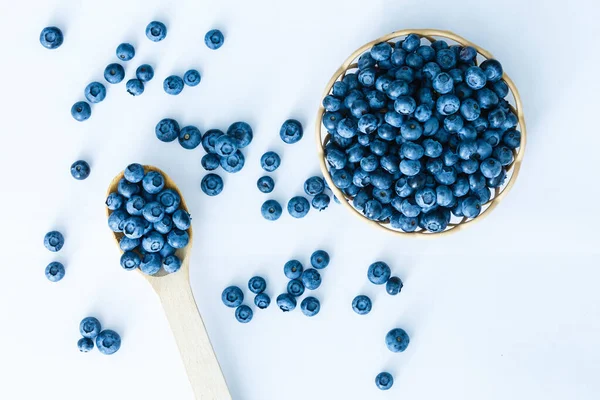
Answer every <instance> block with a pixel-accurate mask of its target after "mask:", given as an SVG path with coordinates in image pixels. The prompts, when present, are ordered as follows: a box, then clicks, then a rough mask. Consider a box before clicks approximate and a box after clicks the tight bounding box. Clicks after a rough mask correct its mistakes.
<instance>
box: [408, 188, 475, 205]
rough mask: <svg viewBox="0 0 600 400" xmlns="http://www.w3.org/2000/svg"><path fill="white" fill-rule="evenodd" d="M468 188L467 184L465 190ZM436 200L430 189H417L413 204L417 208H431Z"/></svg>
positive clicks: (433, 191)
mask: <svg viewBox="0 0 600 400" xmlns="http://www.w3.org/2000/svg"><path fill="white" fill-rule="evenodd" d="M468 187H469V185H468V183H467V189H468ZM436 199H437V195H436V193H435V190H433V189H432V188H424V189H419V190H417V192H416V193H415V202H416V203H417V205H418V206H419V207H421V208H423V209H427V208H429V207H433V206H434V205H435V204H437V201H436Z"/></svg>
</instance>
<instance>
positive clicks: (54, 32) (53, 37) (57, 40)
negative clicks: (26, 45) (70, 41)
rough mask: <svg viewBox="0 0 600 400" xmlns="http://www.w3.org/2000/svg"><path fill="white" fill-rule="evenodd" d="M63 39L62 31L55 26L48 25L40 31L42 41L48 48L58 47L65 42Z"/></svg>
mask: <svg viewBox="0 0 600 400" xmlns="http://www.w3.org/2000/svg"><path fill="white" fill-rule="evenodd" d="M63 41H64V36H63V33H62V31H61V30H60V29H58V28H57V27H55V26H48V27H46V28H44V29H42V33H40V43H41V44H42V46H44V47H45V48H47V49H50V50H53V49H56V48H58V47H60V45H62V44H63Z"/></svg>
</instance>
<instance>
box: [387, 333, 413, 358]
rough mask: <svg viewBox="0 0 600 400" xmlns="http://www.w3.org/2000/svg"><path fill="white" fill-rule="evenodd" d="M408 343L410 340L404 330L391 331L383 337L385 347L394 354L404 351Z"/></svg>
mask: <svg viewBox="0 0 600 400" xmlns="http://www.w3.org/2000/svg"><path fill="white" fill-rule="evenodd" d="M409 342H410V339H409V337H408V335H407V334H406V332H405V331H404V329H400V328H396V329H392V330H391V331H389V332H388V333H387V335H386V336H385V345H386V346H387V348H388V349H389V350H390V351H392V352H394V353H399V352H402V351H404V350H406V348H407V347H408V343H409Z"/></svg>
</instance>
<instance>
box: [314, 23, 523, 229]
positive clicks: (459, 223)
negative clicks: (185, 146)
mask: <svg viewBox="0 0 600 400" xmlns="http://www.w3.org/2000/svg"><path fill="white" fill-rule="evenodd" d="M411 33H414V34H416V35H419V36H420V37H421V38H422V39H425V40H427V41H429V42H431V43H433V42H434V41H436V40H437V39H444V40H446V41H447V42H448V44H450V45H452V44H460V45H463V46H471V47H473V48H475V49H476V50H477V52H478V56H477V63H478V64H480V63H481V62H482V61H484V60H486V59H490V58H493V56H492V54H491V53H490V52H488V51H487V50H484V49H482V48H481V47H479V46H477V45H476V44H474V43H471V42H470V41H468V40H466V39H464V38H462V37H460V36H458V35H456V34H455V33H452V32H449V31H440V30H435V29H405V30H401V31H397V32H393V33H390V34H389V35H386V36H383V37H380V38H379V39H376V40H373V41H372V42H369V43H367V44H365V45H364V46H361V47H360V48H359V49H358V50H356V51H355V52H354V53H352V54H351V55H350V57H348V58H347V59H346V61H344V63H343V64H342V66H341V67H340V68H338V70H337V71H336V72H335V74H333V76H332V77H331V79H330V80H329V83H328V84H327V86H326V87H325V91H324V92H323V97H322V98H321V100H323V98H325V96H327V95H329V94H331V90H332V88H333V84H334V83H335V82H337V81H339V80H341V79H342V78H343V77H344V76H345V75H346V74H347V73H350V72H354V71H356V70H358V65H357V60H358V58H359V57H360V56H361V55H362V54H363V53H365V52H367V51H369V50H370V49H371V47H372V46H373V45H375V44H377V43H381V42H389V43H390V44H392V46H393V45H394V44H395V42H397V41H399V40H401V39H402V38H404V37H406V36H407V35H408V34H411ZM502 79H503V80H504V81H505V82H506V84H507V85H508V88H509V94H508V95H507V97H506V100H507V101H508V102H509V104H510V106H511V110H512V112H513V113H514V114H515V115H516V117H517V119H518V124H517V127H516V128H515V129H518V130H520V131H521V146H520V147H519V148H517V149H516V150H513V152H514V161H513V163H512V164H511V165H510V166H508V167H507V168H505V169H506V180H505V182H504V184H503V185H502V186H501V187H499V188H496V189H492V191H491V192H492V193H491V197H490V200H489V201H488V202H487V203H485V204H483V205H482V210H481V213H480V214H479V215H478V216H477V217H475V218H466V217H461V218H458V217H455V216H454V215H452V219H451V220H450V223H449V224H448V227H447V228H446V229H445V230H444V231H441V232H429V231H426V230H424V229H422V228H417V230H416V231H415V232H404V231H402V230H399V229H394V228H392V227H391V225H390V223H389V221H386V222H377V221H372V220H370V219H368V218H367V217H365V216H364V215H363V214H362V213H361V212H360V211H359V210H357V209H356V208H354V206H352V204H351V201H352V198H350V197H348V196H346V195H345V194H344V193H343V192H342V191H341V190H340V189H338V188H337V187H336V186H335V185H334V183H333V180H332V178H331V175H330V172H329V168H328V166H327V162H326V160H325V146H326V145H327V143H328V142H329V140H330V138H329V133H328V132H327V129H325V127H324V126H323V124H322V122H321V120H322V117H323V114H324V113H325V109H324V108H323V106H322V101H321V106H320V107H319V111H318V113H317V120H316V126H315V128H316V129H315V132H316V139H317V153H318V155H319V161H320V164H321V170H322V172H323V176H324V177H325V180H326V181H327V183H328V185H329V187H330V188H331V190H332V191H333V193H334V194H335V196H336V197H337V198H338V199H339V200H340V202H341V203H342V204H343V205H344V206H345V207H346V208H347V209H348V210H349V211H350V212H351V213H352V214H353V215H355V216H357V217H358V218H360V219H361V220H363V221H365V222H366V223H368V224H369V225H371V226H374V227H377V228H379V229H383V230H385V231H386V232H390V233H393V234H396V235H402V236H405V237H406V236H411V237H420V238H430V237H441V236H445V235H449V234H451V233H455V232H458V231H460V230H462V229H465V228H466V227H467V226H470V225H472V224H473V222H475V221H481V220H482V219H483V218H485V217H486V216H487V215H489V214H490V212H492V210H493V209H494V208H496V207H497V206H498V204H499V203H500V201H501V200H502V199H503V198H504V197H506V195H507V194H508V192H509V191H510V189H511V188H512V187H513V185H514V184H515V181H516V179H517V176H518V175H519V170H520V168H521V162H522V161H523V155H524V152H525V145H526V141H527V132H526V128H525V118H524V115H523V105H522V103H521V98H520V97H519V92H518V91H517V88H516V86H515V84H514V83H513V81H512V80H511V79H510V78H509V77H508V75H507V74H506V73H504V74H503V76H502Z"/></svg>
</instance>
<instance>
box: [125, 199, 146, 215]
mask: <svg viewBox="0 0 600 400" xmlns="http://www.w3.org/2000/svg"><path fill="white" fill-rule="evenodd" d="M145 206H146V200H144V198H143V197H142V196H138V195H136V194H134V195H133V196H131V197H130V198H129V200H127V202H126V203H125V210H126V211H127V213H128V214H129V215H142V211H143V210H144V207H145Z"/></svg>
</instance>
